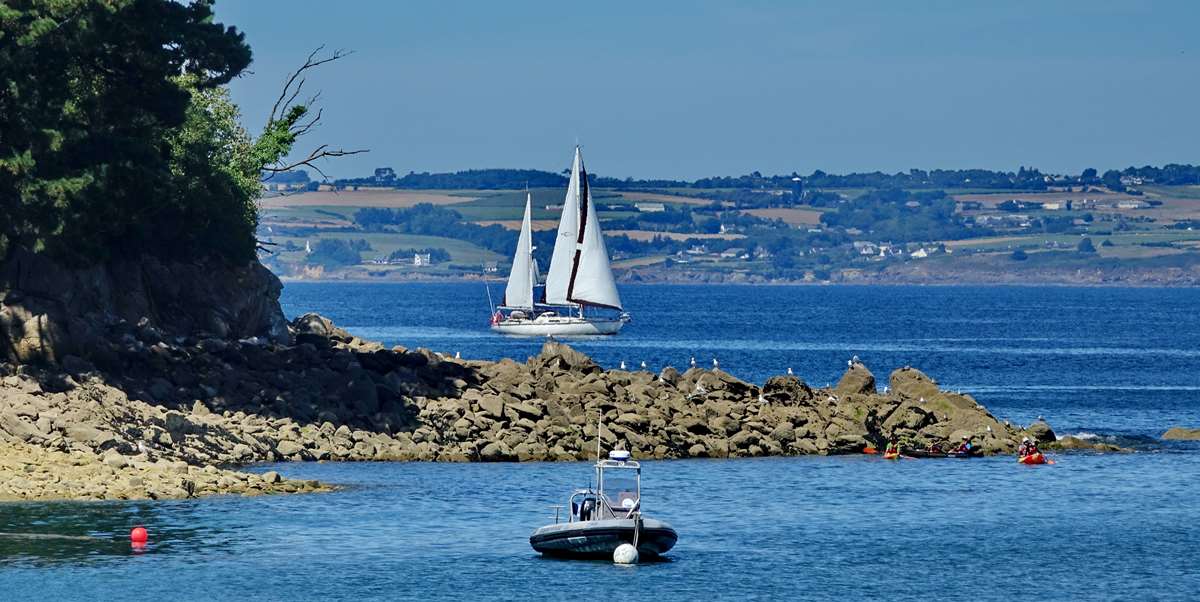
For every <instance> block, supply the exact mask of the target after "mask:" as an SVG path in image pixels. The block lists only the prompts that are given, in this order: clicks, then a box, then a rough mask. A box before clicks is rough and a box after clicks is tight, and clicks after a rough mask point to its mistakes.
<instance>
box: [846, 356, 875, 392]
mask: <svg viewBox="0 0 1200 602" xmlns="http://www.w3.org/2000/svg"><path fill="white" fill-rule="evenodd" d="M836 390H837V392H838V393H839V394H841V395H847V394H859V395H873V394H874V393H875V375H874V374H871V371H870V370H868V369H867V367H866V366H864V365H862V364H860V363H858V362H852V363H851V364H850V367H849V368H847V369H846V373H845V374H843V375H842V378H841V380H839V381H838V384H837V387H836Z"/></svg>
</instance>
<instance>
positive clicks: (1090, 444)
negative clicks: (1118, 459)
mask: <svg viewBox="0 0 1200 602" xmlns="http://www.w3.org/2000/svg"><path fill="white" fill-rule="evenodd" d="M1042 447H1044V448H1045V449H1047V450H1050V449H1074V450H1081V449H1082V450H1091V451H1099V452H1128V451H1130V450H1128V449H1125V448H1123V447H1120V446H1117V445H1113V444H1111V443H1104V442H1103V441H1089V440H1085V439H1080V438H1079V437H1072V436H1070V435H1067V436H1066V437H1063V438H1062V439H1058V440H1056V441H1052V442H1049V443H1047V444H1046V445H1044V446H1042Z"/></svg>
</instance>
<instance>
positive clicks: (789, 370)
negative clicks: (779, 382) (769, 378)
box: [788, 367, 792, 376]
mask: <svg viewBox="0 0 1200 602" xmlns="http://www.w3.org/2000/svg"><path fill="white" fill-rule="evenodd" d="M791 375H792V369H791V368H790V367H789V368H788V376H791Z"/></svg>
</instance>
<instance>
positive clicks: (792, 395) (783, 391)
mask: <svg viewBox="0 0 1200 602" xmlns="http://www.w3.org/2000/svg"><path fill="white" fill-rule="evenodd" d="M762 395H763V398H764V399H766V400H767V401H770V402H771V403H781V404H786V403H796V402H802V401H807V400H809V399H812V396H813V392H812V389H811V388H809V386H808V384H807V383H805V382H804V380H802V379H800V378H799V377H797V376H772V377H771V378H769V379H767V382H766V384H765V385H763V390H762Z"/></svg>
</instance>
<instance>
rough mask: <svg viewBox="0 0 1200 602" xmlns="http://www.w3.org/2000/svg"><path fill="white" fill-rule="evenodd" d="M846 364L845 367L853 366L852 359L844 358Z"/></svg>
mask: <svg viewBox="0 0 1200 602" xmlns="http://www.w3.org/2000/svg"><path fill="white" fill-rule="evenodd" d="M846 366H847V367H849V368H853V367H854V360H846Z"/></svg>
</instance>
